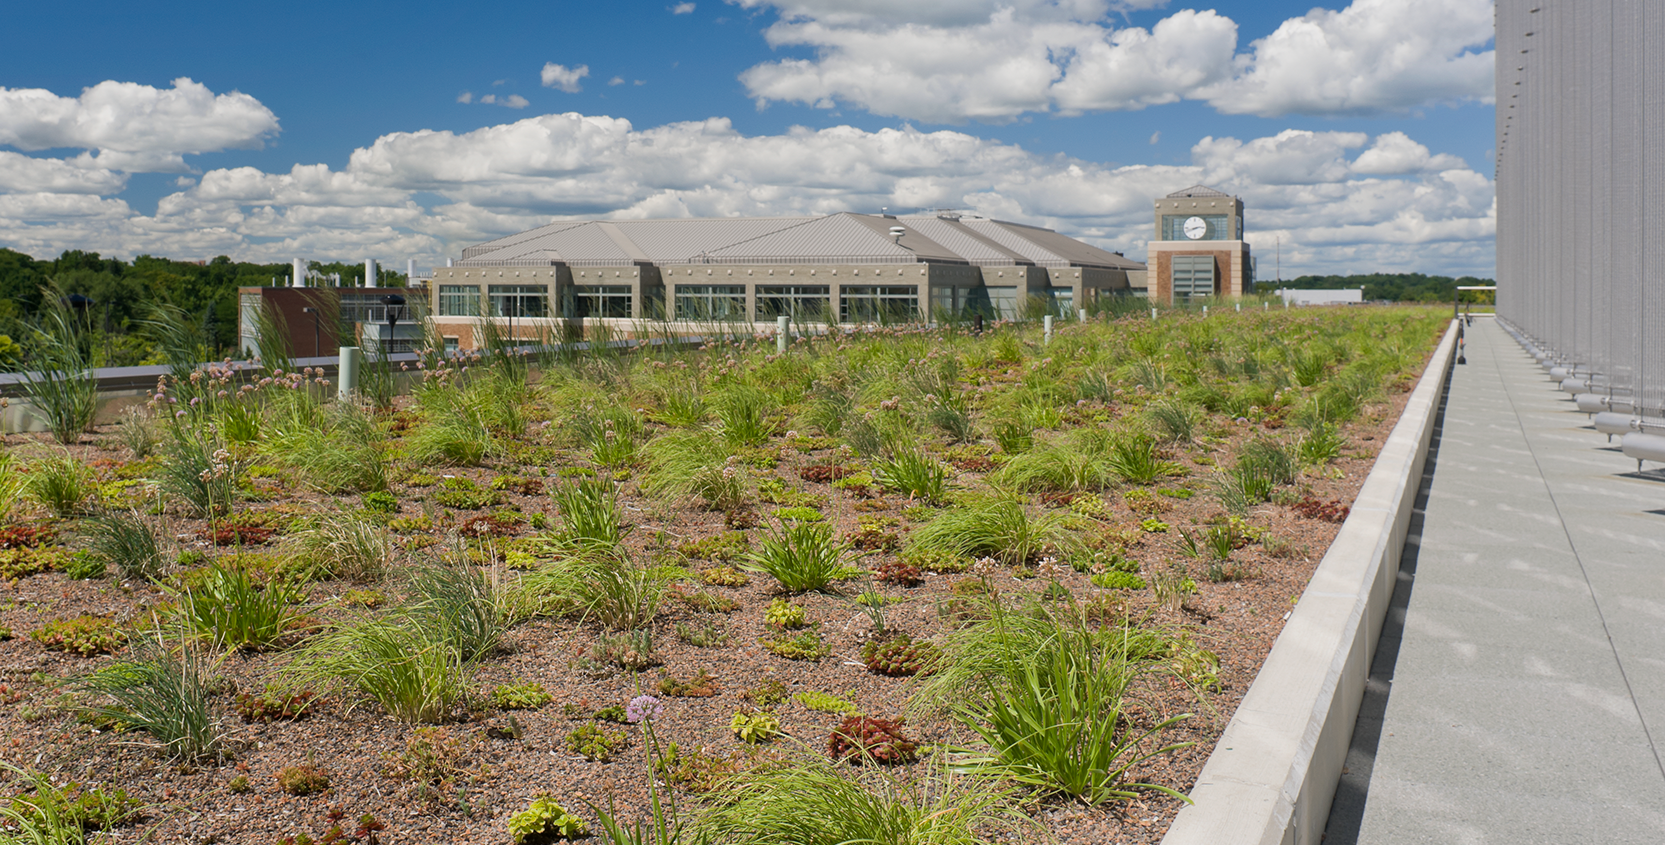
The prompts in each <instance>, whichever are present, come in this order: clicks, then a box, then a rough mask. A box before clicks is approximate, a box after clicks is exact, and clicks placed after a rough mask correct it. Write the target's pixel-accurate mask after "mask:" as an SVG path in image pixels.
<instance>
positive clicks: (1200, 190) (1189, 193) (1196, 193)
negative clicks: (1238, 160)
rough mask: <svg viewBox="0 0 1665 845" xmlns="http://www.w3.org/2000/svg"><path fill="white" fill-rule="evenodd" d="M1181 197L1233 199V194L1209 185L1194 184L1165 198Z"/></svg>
mask: <svg viewBox="0 0 1665 845" xmlns="http://www.w3.org/2000/svg"><path fill="white" fill-rule="evenodd" d="M1180 197H1210V198H1219V197H1225V198H1226V199H1231V194H1228V193H1224V192H1222V191H1216V190H1214V189H1213V188H1210V187H1208V186H1207V185H1192V186H1191V187H1189V188H1186V189H1185V190H1183V191H1174V192H1173V193H1171V194H1169V195H1168V196H1167V197H1165V198H1164V199H1179V198H1180Z"/></svg>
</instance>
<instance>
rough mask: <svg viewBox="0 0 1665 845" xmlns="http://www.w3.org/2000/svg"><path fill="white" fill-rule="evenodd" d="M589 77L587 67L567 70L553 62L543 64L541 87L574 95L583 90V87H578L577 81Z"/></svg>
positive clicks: (565, 67) (588, 67)
mask: <svg viewBox="0 0 1665 845" xmlns="http://www.w3.org/2000/svg"><path fill="white" fill-rule="evenodd" d="M589 75H590V66H589V65H579V66H578V67H573V68H569V67H567V66H566V65H558V64H555V63H554V62H547V63H545V64H544V66H543V73H542V74H541V76H542V78H543V87H545V88H554V89H555V90H557V91H565V92H567V93H568V94H576V93H578V92H579V91H581V90H583V87H582V86H581V85H579V83H578V80H580V79H583V78H584V77H586V76H589Z"/></svg>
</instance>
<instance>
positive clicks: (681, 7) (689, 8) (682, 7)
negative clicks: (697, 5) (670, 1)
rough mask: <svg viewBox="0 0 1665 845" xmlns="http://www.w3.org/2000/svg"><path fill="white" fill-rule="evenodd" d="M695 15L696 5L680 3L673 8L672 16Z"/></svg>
mask: <svg viewBox="0 0 1665 845" xmlns="http://www.w3.org/2000/svg"><path fill="white" fill-rule="evenodd" d="M693 13H694V4H692V3H678V4H676V5H675V6H672V7H671V14H673V15H691V14H693Z"/></svg>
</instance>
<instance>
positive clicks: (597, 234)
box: [458, 221, 637, 267]
mask: <svg viewBox="0 0 1665 845" xmlns="http://www.w3.org/2000/svg"><path fill="white" fill-rule="evenodd" d="M552 253H553V256H551V254H552ZM546 262H558V263H562V264H566V265H568V266H571V267H616V266H630V265H633V264H635V263H636V262H637V259H636V257H635V256H634V255H632V254H631V252H630V251H628V250H626V249H624V248H623V247H621V246H620V245H619V244H618V242H617V241H616V240H615V239H614V238H611V237H609V236H608V234H607V232H606V230H604V229H603V228H601V226H600V225H598V224H596V223H595V222H593V221H592V222H589V223H580V224H577V225H574V226H569V227H566V228H560V229H554V230H553V231H549V232H546V233H544V234H542V235H539V236H537V237H533V238H529V239H526V240H522V241H518V242H514V243H511V244H509V245H507V246H504V247H501V248H499V249H496V250H493V251H490V252H484V253H480V252H475V253H474V254H473V255H471V256H469V257H467V258H464V259H463V260H462V261H460V262H458V266H461V267H499V266H508V265H513V264H530V263H546Z"/></svg>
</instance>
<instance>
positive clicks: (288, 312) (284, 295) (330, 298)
mask: <svg viewBox="0 0 1665 845" xmlns="http://www.w3.org/2000/svg"><path fill="white" fill-rule="evenodd" d="M388 297H396V298H398V299H403V300H404V302H405V303H406V304H403V305H398V304H394V305H389V304H388V303H387V302H386V301H385V300H386V299H387V298H388ZM427 297H428V291H427V289H426V288H336V287H298V288H297V287H270V288H238V289H237V299H238V308H237V333H238V343H237V345H238V351H239V352H241V353H242V354H244V355H253V354H255V353H256V352H258V351H259V348H260V347H259V344H260V324H261V316H260V315H261V311H262V310H263V309H264V310H266V312H267V314H269V315H271V318H273V319H275V320H276V322H277V323H278V325H279V326H280V327H281V328H282V329H283V330H284V331H285V332H286V333H287V335H288V337H289V349H290V351H291V352H292V353H293V354H294V356H295V357H296V358H316V357H321V356H331V355H335V354H336V353H338V352H339V351H340V349H341V343H340V341H341V338H342V337H343V336H346V337H351V338H353V339H354V342H356V343H360V344H361V345H362V344H365V343H367V342H368V343H369V344H371V345H376V346H377V348H379V345H380V344H382V343H386V342H387V338H388V337H391V338H392V341H391V343H389V344H388V345H389V346H390V348H389V349H388V351H389V352H411V351H414V350H415V349H416V347H418V346H419V345H420V344H421V341H422V326H421V325H420V323H418V322H417V320H416V316H417V315H418V314H419V313H420V312H421V309H422V306H423V303H424V302H425V300H426V299H427ZM398 299H396V300H395V302H397V301H398ZM390 312H391V315H392V316H393V318H394V320H393V322H392V323H391V324H390V323H389V321H388V317H389V314H390ZM390 325H391V327H392V332H391V334H389V326H390Z"/></svg>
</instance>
